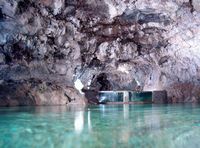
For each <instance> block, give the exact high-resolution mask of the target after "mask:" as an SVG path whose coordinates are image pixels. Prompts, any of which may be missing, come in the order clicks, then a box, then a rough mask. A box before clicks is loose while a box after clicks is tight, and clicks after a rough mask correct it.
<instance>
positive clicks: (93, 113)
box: [0, 104, 200, 148]
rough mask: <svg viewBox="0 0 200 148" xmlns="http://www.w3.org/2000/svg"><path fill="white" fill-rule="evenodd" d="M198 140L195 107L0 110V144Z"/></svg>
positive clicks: (69, 147)
mask: <svg viewBox="0 0 200 148" xmlns="http://www.w3.org/2000/svg"><path fill="white" fill-rule="evenodd" d="M199 139H200V106H199V105H192V104H190V105H180V104H179V105H107V106H105V105H101V106H89V107H85V108H83V107H75V106H74V107H65V106H54V107H19V108H0V148H82V147H83V148H104V147H105V148H109V147H112V148H115V147H120V148H126V147H130V148H132V147H145V148H146V147H152V148H165V147H169V148H178V147H180V148H183V147H190V148H193V147H200V140H199Z"/></svg>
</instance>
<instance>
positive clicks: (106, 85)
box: [96, 73, 112, 91]
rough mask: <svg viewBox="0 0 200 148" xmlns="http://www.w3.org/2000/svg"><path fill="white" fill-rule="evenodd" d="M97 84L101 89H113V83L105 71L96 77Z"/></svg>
mask: <svg viewBox="0 0 200 148" xmlns="http://www.w3.org/2000/svg"><path fill="white" fill-rule="evenodd" d="M96 85H97V87H98V86H99V91H106V90H112V86H111V83H110V82H109V80H108V77H107V75H106V74H105V73H101V74H100V75H98V76H97V78H96Z"/></svg>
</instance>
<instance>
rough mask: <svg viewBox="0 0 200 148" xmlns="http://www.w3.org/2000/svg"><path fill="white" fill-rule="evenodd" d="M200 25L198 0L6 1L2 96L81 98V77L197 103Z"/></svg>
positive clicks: (100, 85)
mask: <svg viewBox="0 0 200 148" xmlns="http://www.w3.org/2000/svg"><path fill="white" fill-rule="evenodd" d="M199 25H200V6H199V2H198V0H37V1H35V0H1V1H0V85H1V86H0V88H1V90H0V96H1V98H0V99H1V102H4V103H5V104H6V105H8V104H9V100H12V102H11V103H10V104H11V105H12V104H19V105H27V104H28V105H31V104H33V105H35V104H36V105H46V104H66V103H68V102H70V100H79V101H81V100H83V99H84V97H83V95H81V93H78V91H77V90H76V88H79V91H80V89H81V87H77V85H79V83H77V85H75V84H76V82H77V80H78V82H81V84H80V85H83V86H84V87H85V88H86V87H92V88H95V89H96V90H111V89H114V90H115V89H137V88H138V86H140V88H141V89H143V90H162V89H166V90H167V92H168V96H169V100H170V101H172V102H198V101H199V100H200V89H199V88H200V84H199V81H200V66H199V63H200V50H199V47H200V45H199V42H200V26H199ZM40 85H45V87H46V89H45V91H44V92H42V93H41V91H40ZM23 88H26V89H23ZM55 88H56V89H55ZM69 91H70V92H71V93H69ZM27 92H29V93H27ZM74 94H76V97H75V99H72V98H74ZM23 97H24V99H23ZM13 100H14V101H13ZM16 100H18V101H16Z"/></svg>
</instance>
